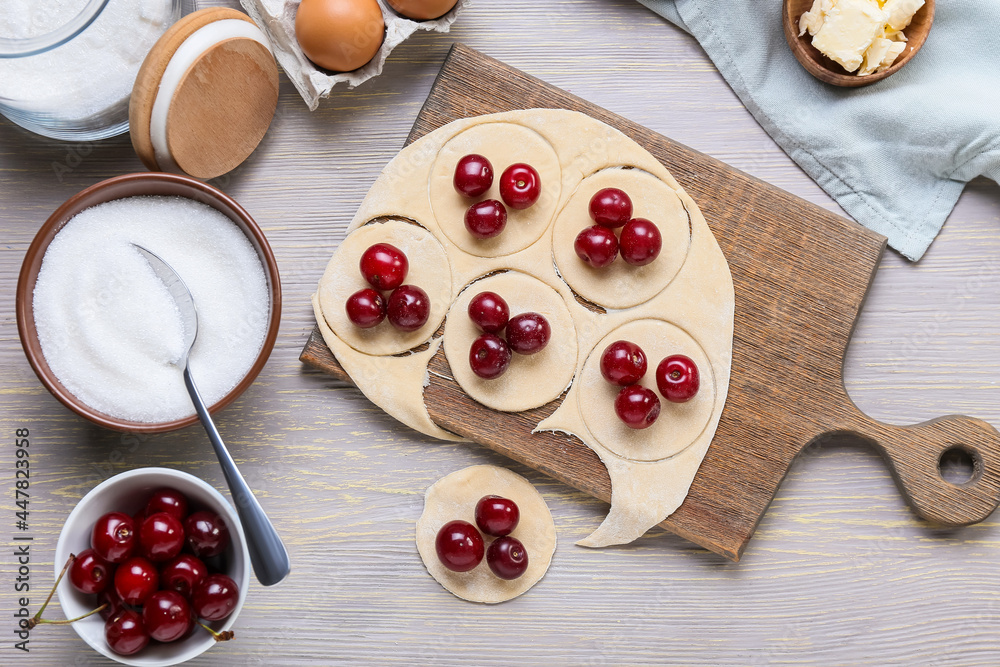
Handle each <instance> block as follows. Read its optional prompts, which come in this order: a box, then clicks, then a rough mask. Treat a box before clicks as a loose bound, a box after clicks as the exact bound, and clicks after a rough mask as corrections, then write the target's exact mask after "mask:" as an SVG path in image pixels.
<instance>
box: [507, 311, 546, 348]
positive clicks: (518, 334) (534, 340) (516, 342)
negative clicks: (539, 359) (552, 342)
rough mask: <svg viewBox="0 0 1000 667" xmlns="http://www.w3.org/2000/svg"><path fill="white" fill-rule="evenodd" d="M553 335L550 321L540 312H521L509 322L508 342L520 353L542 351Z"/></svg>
mask: <svg viewBox="0 0 1000 667" xmlns="http://www.w3.org/2000/svg"><path fill="white" fill-rule="evenodd" d="M551 335H552V329H551V328H550V327H549V321H548V320H546V319H545V318H544V317H542V316H541V315H539V314H538V313H521V314H520V315H517V316H515V317H512V318H510V322H508V323H507V344H508V345H509V346H510V349H511V350H513V351H514V352H517V353H518V354H534V353H536V352H541V351H542V350H543V349H544V348H545V346H546V345H548V344H549V337H550V336H551Z"/></svg>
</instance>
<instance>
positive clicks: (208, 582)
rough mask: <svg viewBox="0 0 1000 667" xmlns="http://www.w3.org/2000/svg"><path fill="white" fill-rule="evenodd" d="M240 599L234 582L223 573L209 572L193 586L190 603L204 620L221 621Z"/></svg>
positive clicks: (238, 590)
mask: <svg viewBox="0 0 1000 667" xmlns="http://www.w3.org/2000/svg"><path fill="white" fill-rule="evenodd" d="M239 599H240V589H239V587H238V586H237V585H236V582H235V581H233V580H232V579H230V578H229V577H227V576H226V575H224V574H210V575H208V576H207V577H205V578H204V579H203V580H202V582H201V583H200V584H198V585H197V586H195V587H194V593H192V594H191V605H192V606H193V607H194V613H195V614H197V615H198V616H199V617H201V618H203V619H205V620H206V621H221V620H222V619H224V618H226V617H227V616H229V615H230V614H231V613H233V610H235V609H236V603H237V602H239Z"/></svg>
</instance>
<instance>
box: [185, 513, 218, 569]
mask: <svg viewBox="0 0 1000 667" xmlns="http://www.w3.org/2000/svg"><path fill="white" fill-rule="evenodd" d="M184 532H185V533H187V543H188V546H189V547H191V551H192V552H194V555H195V556H197V557H198V558H210V557H212V556H218V555H219V554H221V553H222V552H223V551H225V550H226V547H227V546H229V528H228V527H226V521H225V519H223V518H222V517H221V516H219V515H218V514H216V513H214V512H207V511H204V510H202V511H200V512H195V513H193V514H192V515H191V516H189V517H188V518H187V520H186V521H184Z"/></svg>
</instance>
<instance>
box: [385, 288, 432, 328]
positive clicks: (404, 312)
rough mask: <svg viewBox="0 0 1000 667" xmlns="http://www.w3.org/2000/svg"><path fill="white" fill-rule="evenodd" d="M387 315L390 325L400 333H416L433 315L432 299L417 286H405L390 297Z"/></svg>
mask: <svg viewBox="0 0 1000 667" xmlns="http://www.w3.org/2000/svg"><path fill="white" fill-rule="evenodd" d="M386 313H387V314H388V316H389V324H391V325H392V326H394V327H396V328H397V329H399V330H400V331H416V330H417V329H419V328H420V327H422V326H424V325H425V324H427V318H429V317H430V315H431V298H430V297H429V296H427V292H425V291H423V290H422V289H420V288H419V287H417V286H416V285H403V286H402V287H397V288H396V289H394V290H393V291H392V294H390V295H389V303H388V305H387V306H386Z"/></svg>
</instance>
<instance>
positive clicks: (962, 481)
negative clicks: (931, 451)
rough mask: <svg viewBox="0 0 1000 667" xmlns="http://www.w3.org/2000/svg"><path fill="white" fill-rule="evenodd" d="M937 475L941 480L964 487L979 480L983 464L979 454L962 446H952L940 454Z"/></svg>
mask: <svg viewBox="0 0 1000 667" xmlns="http://www.w3.org/2000/svg"><path fill="white" fill-rule="evenodd" d="M938 474H939V475H940V476H941V479H943V480H944V481H946V482H948V483H949V484H954V485H955V486H965V485H966V484H971V483H973V482H976V481H978V480H979V478H980V477H981V476H982V474H983V462H982V458H981V457H980V456H979V452H977V451H975V450H974V449H970V448H968V447H965V446H963V445H953V446H951V447H949V448H948V449H946V450H944V451H943V452H941V457H940V458H939V459H938Z"/></svg>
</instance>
